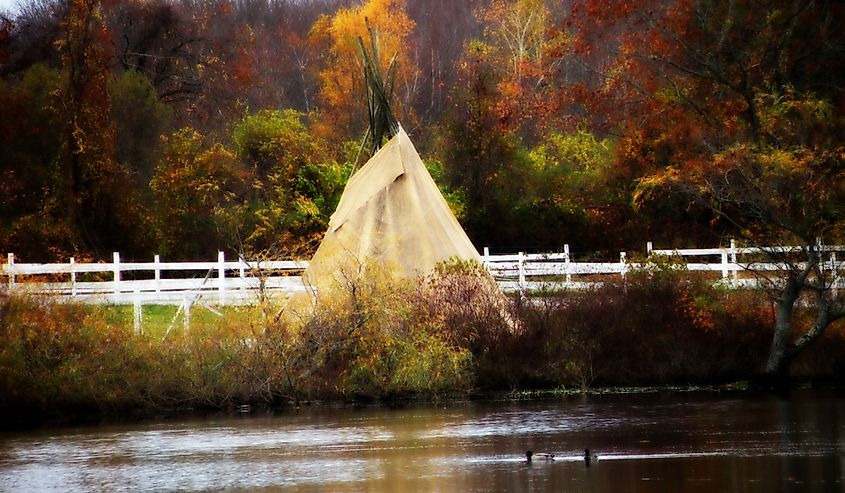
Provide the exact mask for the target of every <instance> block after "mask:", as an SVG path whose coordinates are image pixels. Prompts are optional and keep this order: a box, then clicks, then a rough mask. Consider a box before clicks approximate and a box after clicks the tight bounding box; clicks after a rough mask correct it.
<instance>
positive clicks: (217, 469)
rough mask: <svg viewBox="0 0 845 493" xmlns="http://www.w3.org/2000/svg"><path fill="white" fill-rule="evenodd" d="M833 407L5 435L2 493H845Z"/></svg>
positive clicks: (671, 404)
mask: <svg viewBox="0 0 845 493" xmlns="http://www.w3.org/2000/svg"><path fill="white" fill-rule="evenodd" d="M843 404H845V402H843V398H841V397H839V396H838V395H836V394H832V393H824V392H818V391H804V392H799V393H796V394H795V395H793V396H791V397H790V398H788V399H787V398H775V397H771V396H767V395H753V394H751V395H749V394H743V395H742V396H741V397H740V396H739V395H738V394H718V393H697V394H672V395H663V394H651V395H634V396H605V397H595V398H589V399H575V400H555V401H543V402H528V403H471V404H470V403H465V404H451V405H448V406H446V407H445V408H442V407H441V408H437V407H418V408H409V409H402V410H387V409H357V410H325V409H323V410H314V409H312V410H308V411H306V412H303V413H300V414H288V415H279V416H249V417H237V418H219V419H205V420H193V421H184V422H177V423H172V422H168V423H150V424H143V425H135V426H123V427H119V426H103V427H92V428H79V429H66V430H56V431H52V432H44V431H41V432H31V433H24V434H7V435H4V436H3V437H2V439H0V471H2V472H1V473H0V490H2V491H173V490H179V491H218V490H224V489H225V490H243V491H256V490H259V491H262V490H263V491H280V490H284V491H302V492H307V491H349V492H354V491H370V492H378V491H444V492H445V491H450V492H451V491H551V490H555V491H557V490H567V491H642V492H651V491H655V492H656V491H760V492H763V491H765V492H768V491H818V492H828V491H831V492H845V485H843V471H845V443H843V440H842V436H843V431H845V419H843V418H845V406H843ZM588 447H589V448H591V449H594V450H596V451H598V453H599V462H598V463H596V464H593V465H592V466H591V467H589V468H588V467H586V466H585V464H584V461H583V450H584V449H585V448H588ZM526 449H532V450H535V451H549V452H554V453H556V454H557V458H556V460H555V461H554V462H550V463H542V462H537V463H532V464H528V463H526V461H525V458H524V452H525V450H526Z"/></svg>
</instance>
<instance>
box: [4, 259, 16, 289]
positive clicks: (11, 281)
mask: <svg viewBox="0 0 845 493" xmlns="http://www.w3.org/2000/svg"><path fill="white" fill-rule="evenodd" d="M6 259H7V260H8V264H7V265H8V266H9V267H7V269H8V270H7V271H6V272H8V273H9V292H11V291H12V289H14V287H15V272H14V271H13V270H12V269H11V267H12V266H13V265H15V254H14V253H9V254H7V255H6Z"/></svg>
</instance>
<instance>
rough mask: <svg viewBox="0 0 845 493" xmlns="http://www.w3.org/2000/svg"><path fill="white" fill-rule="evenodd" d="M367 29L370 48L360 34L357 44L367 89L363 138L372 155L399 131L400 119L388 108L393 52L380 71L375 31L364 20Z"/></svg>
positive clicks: (394, 69)
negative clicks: (366, 122)
mask: <svg viewBox="0 0 845 493" xmlns="http://www.w3.org/2000/svg"><path fill="white" fill-rule="evenodd" d="M367 32H368V34H369V36H370V51H369V52H368V51H367V47H366V45H365V44H364V40H363V39H361V38H360V37H359V38H358V46H359V48H361V56H362V57H363V59H364V86H365V87H366V91H367V117H368V120H369V129H368V130H367V136H366V142H369V144H370V149H369V150H370V155H373V154H375V153H376V151H378V150H379V148H381V146H382V143H383V141H384V140H385V139H388V140H389V139H390V138H391V137H393V136H394V135H396V134H397V133H398V132H399V122H398V121H397V120H396V117H395V116H393V111H392V110H391V108H390V98H391V96H392V95H393V83H394V81H395V79H396V55H393V58H391V60H390V63H389V64H388V66H387V71H386V73H384V74H382V71H381V64H380V63H379V61H380V57H379V50H378V34H377V33H376V31H374V30H373V29H372V28H371V27H370V25H369V23H367Z"/></svg>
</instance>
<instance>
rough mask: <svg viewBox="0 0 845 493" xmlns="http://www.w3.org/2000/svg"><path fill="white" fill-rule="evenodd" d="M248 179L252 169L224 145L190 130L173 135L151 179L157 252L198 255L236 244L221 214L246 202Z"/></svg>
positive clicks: (186, 257)
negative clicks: (226, 228)
mask: <svg viewBox="0 0 845 493" xmlns="http://www.w3.org/2000/svg"><path fill="white" fill-rule="evenodd" d="M250 179H251V173H250V171H249V169H248V168H246V167H245V166H244V165H243V163H242V162H241V161H240V160H238V158H237V156H236V155H235V153H233V152H232V151H230V150H229V149H227V148H226V147H225V146H223V145H222V144H221V143H219V142H214V141H213V140H210V139H208V138H206V137H205V136H203V135H202V134H201V133H199V132H198V131H196V130H194V129H191V128H183V129H180V130H177V131H176V132H174V133H173V134H171V135H169V136H168V137H167V138H166V140H165V150H164V155H163V156H162V158H161V160H160V161H159V162H158V164H157V165H156V168H155V174H154V176H153V178H152V180H151V181H150V189H151V190H152V193H153V196H154V198H155V205H154V207H153V211H152V212H153V217H154V226H155V229H156V233H157V251H158V252H160V253H161V254H163V255H171V256H173V257H178V258H184V259H195V258H208V257H210V256H212V255H214V254H215V253H216V252H217V251H219V250H224V249H227V248H229V249H231V248H233V247H234V246H235V245H236V243H235V241H234V239H233V238H232V237H231V236H229V235H228V234H227V233H228V231H226V230H225V228H222V227H221V222H220V220H219V216H220V215H221V214H223V213H225V211H226V210H227V209H229V208H232V207H236V206H238V205H239V204H241V203H242V202H243V201H244V199H245V197H246V196H247V194H248V193H249V187H250Z"/></svg>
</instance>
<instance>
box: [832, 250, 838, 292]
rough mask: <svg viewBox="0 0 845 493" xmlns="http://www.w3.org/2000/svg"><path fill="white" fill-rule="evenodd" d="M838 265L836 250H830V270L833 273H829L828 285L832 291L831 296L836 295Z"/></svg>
mask: <svg viewBox="0 0 845 493" xmlns="http://www.w3.org/2000/svg"><path fill="white" fill-rule="evenodd" d="M837 267H838V266H837V265H836V252H830V270H831V272H832V273H833V274H831V278H830V287H831V288H832V289H831V291H833V296H836V295H837V293H838V290H839V287H838V285H839V272H838V271H837V269H836V268H837Z"/></svg>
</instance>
